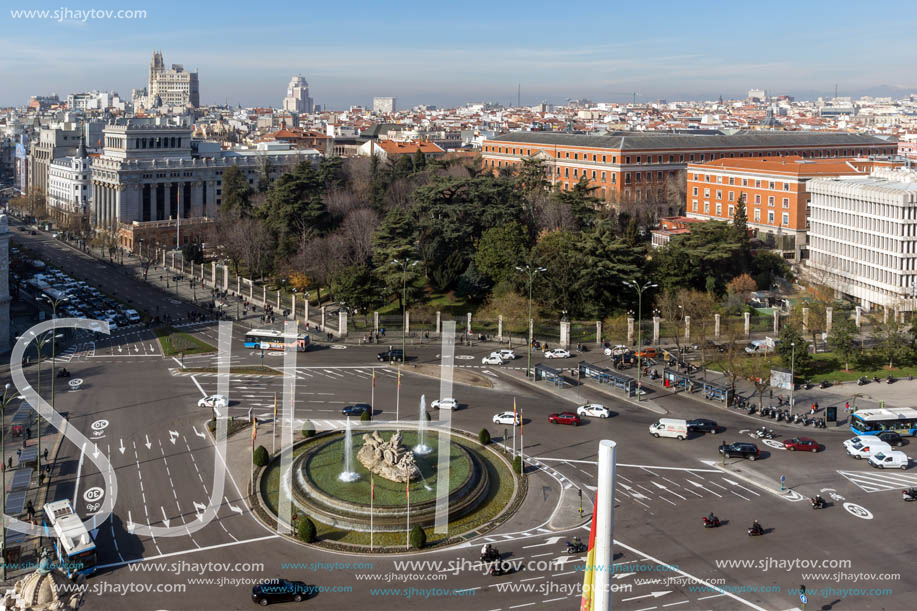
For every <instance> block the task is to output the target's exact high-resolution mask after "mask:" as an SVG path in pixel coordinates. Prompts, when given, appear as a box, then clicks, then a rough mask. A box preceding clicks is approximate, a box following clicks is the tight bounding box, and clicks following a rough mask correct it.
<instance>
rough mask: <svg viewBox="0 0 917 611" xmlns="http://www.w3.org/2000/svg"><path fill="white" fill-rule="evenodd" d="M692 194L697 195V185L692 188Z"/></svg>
mask: <svg viewBox="0 0 917 611" xmlns="http://www.w3.org/2000/svg"><path fill="white" fill-rule="evenodd" d="M691 195H697V187H694V189H692V190H691Z"/></svg>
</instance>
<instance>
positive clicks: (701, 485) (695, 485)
mask: <svg viewBox="0 0 917 611" xmlns="http://www.w3.org/2000/svg"><path fill="white" fill-rule="evenodd" d="M685 481H686V482H688V483H689V484H691V485H692V486H694V487H696V488H703V489H704V490H706V491H707V492H709V493H710V494H712V495H714V496H716V497H718V498H723V496H722V495H720V494H717V493H716V492H714V491H713V490H711V489H710V488H707V487H706V486H704V485H703V484H698V483H697V482H695V481H693V480H690V479H688V480H685Z"/></svg>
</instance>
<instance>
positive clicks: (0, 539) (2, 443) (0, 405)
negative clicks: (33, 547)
mask: <svg viewBox="0 0 917 611" xmlns="http://www.w3.org/2000/svg"><path fill="white" fill-rule="evenodd" d="M9 392H10V385H9V384H7V385H6V386H4V388H3V399H2V400H0V460H2V461H3V462H4V464H3V465H0V471H3V486H2V487H0V505H2V506H3V511H4V512H6V464H5V463H6V434H5V432H6V406H7V405H9V404H10V401H12V400H13V399H14V398H15V397H16V394H15V393H13V395H12V396H10V395H9ZM0 553H2V555H3V557H2V564H3V581H6V526H4V525H3V524H0Z"/></svg>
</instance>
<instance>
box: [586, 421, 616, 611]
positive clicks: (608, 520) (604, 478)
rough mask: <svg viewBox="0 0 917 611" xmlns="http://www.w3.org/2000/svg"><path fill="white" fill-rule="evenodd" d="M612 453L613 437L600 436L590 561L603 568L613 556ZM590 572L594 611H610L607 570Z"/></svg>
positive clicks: (613, 478) (613, 487)
mask: <svg viewBox="0 0 917 611" xmlns="http://www.w3.org/2000/svg"><path fill="white" fill-rule="evenodd" d="M616 455H617V444H616V443H615V442H614V441H611V440H610V439H603V440H602V441H600V442H599V478H598V485H599V488H598V491H597V492H598V494H597V495H596V501H597V502H596V505H595V511H594V513H593V516H592V519H593V520H595V546H594V548H593V549H594V551H595V556H594V558H595V560H594V565H595V566H600V567H603V569H606V568H607V567H610V566H611V562H612V557H613V554H612V543H613V541H614V529H615V519H614V516H615V514H614V511H615V509H614V507H615V505H614V500H615V498H614V496H615V495H614V491H615V466H616V464H617V458H616ZM594 574H595V577H594V581H593V588H594V592H595V598H594V600H595V607H594V611H611V591H610V590H609V587H610V584H611V571H609V570H601V571H595V572H594Z"/></svg>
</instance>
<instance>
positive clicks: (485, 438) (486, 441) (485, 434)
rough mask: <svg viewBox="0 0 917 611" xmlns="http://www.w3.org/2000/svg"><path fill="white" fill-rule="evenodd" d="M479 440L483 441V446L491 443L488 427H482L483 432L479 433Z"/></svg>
mask: <svg viewBox="0 0 917 611" xmlns="http://www.w3.org/2000/svg"><path fill="white" fill-rule="evenodd" d="M478 441H479V442H480V443H481V445H482V446H486V445H487V444H489V443H490V431H488V430H487V429H486V428H484V429H481V432H480V433H478Z"/></svg>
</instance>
